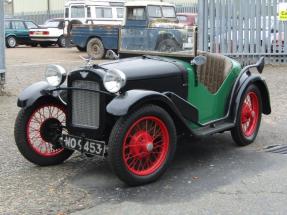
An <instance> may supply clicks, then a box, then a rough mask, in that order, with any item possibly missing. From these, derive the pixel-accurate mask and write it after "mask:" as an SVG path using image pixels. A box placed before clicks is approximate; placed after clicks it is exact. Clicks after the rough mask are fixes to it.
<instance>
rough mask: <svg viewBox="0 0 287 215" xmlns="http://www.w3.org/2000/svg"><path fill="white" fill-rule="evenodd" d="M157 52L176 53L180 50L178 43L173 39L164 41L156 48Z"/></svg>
mask: <svg viewBox="0 0 287 215" xmlns="http://www.w3.org/2000/svg"><path fill="white" fill-rule="evenodd" d="M157 50H158V51H159V52H176V51H179V50H180V47H179V45H178V43H177V42H176V41H175V40H173V39H164V40H162V41H160V42H159V44H158V46H157Z"/></svg>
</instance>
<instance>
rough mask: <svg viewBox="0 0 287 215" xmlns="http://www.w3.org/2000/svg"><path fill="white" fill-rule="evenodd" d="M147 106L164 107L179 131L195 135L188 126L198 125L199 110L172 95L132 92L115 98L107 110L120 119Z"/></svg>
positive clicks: (140, 91)
mask: <svg viewBox="0 0 287 215" xmlns="http://www.w3.org/2000/svg"><path fill="white" fill-rule="evenodd" d="M147 104H154V105H158V106H160V107H162V108H163V109H165V110H166V111H167V112H168V113H169V115H170V116H171V117H172V118H173V120H174V123H175V124H176V127H177V129H178V130H182V131H189V132H191V133H192V134H194V133H193V131H192V130H190V128H189V126H188V121H193V122H195V123H197V120H198V111H197V109H196V108H195V107H193V106H191V105H189V104H188V103H187V102H185V101H184V100H183V99H180V98H179V97H178V96H176V95H174V94H172V93H168V92H167V93H159V92H155V91H147V90H130V91H127V92H126V93H124V94H122V95H120V96H118V97H115V98H114V99H113V100H112V101H111V102H110V103H109V104H108V105H107V107H106V110H107V112H108V113H109V114H111V115H113V116H117V117H120V116H125V115H127V114H128V113H130V111H131V110H132V109H134V108H135V109H136V108H139V107H142V106H143V105H147ZM178 106H179V108H178ZM183 112H184V113H185V114H184V113H183Z"/></svg>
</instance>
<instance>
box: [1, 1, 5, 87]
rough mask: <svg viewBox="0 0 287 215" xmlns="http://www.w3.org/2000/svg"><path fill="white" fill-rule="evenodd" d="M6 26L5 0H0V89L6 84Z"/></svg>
mask: <svg viewBox="0 0 287 215" xmlns="http://www.w3.org/2000/svg"><path fill="white" fill-rule="evenodd" d="M4 30H5V26H4V0H0V91H2V90H3V89H4V84H5V69H6V68H5V35H4V34H5V33H4Z"/></svg>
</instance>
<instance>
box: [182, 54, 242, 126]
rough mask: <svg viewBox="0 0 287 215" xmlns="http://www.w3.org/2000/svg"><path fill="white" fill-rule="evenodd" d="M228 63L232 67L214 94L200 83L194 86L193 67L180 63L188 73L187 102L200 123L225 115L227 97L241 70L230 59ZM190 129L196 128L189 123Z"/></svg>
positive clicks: (236, 63) (238, 65) (237, 64)
mask: <svg viewBox="0 0 287 215" xmlns="http://www.w3.org/2000/svg"><path fill="white" fill-rule="evenodd" d="M230 61H231V62H232V64H233V67H232V69H231V71H230V73H229V74H228V76H227V78H226V79H225V81H224V82H223V84H222V86H221V87H220V89H219V90H218V91H217V92H216V93H215V94H212V93H211V92H210V91H208V89H207V88H206V87H205V86H204V85H203V84H202V83H200V82H198V84H197V85H196V81H195V80H196V78H195V74H196V73H195V68H194V66H192V65H190V64H189V63H186V62H181V63H182V64H183V65H184V66H185V68H186V70H187V72H188V98H187V100H188V101H189V102H190V103H191V104H192V105H194V106H195V107H196V108H197V109H198V112H199V122H200V123H206V122H209V121H212V120H215V119H219V118H222V117H224V116H225V114H226V103H227V102H229V98H228V97H229V95H230V93H231V91H232V87H233V84H234V82H235V80H236V78H237V77H238V75H239V73H240V70H241V66H240V64H239V63H238V62H236V61H234V60H232V59H230ZM190 127H191V128H197V127H198V126H196V125H195V124H194V123H192V122H190Z"/></svg>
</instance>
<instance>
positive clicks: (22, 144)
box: [15, 102, 73, 166]
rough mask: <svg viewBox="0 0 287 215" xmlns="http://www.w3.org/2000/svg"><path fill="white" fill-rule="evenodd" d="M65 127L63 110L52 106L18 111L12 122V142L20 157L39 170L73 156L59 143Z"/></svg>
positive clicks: (54, 104)
mask: <svg viewBox="0 0 287 215" xmlns="http://www.w3.org/2000/svg"><path fill="white" fill-rule="evenodd" d="M65 124H66V110H65V107H64V106H63V105H61V104H58V103H55V102H50V103H48V102H45V103H41V104H38V105H34V106H33V107H31V108H29V109H22V110H20V112H19V114H18V117H17V119H16V122H15V140H16V144H17V147H18V149H19V150H20V152H21V154H22V155H23V156H24V157H25V158H26V159H27V160H29V161H30V162H32V163H35V164H37V165H41V166H47V165H55V164H59V163H62V162H63V161H65V160H66V159H67V158H69V157H70V156H71V154H72V153H73V152H72V151H70V150H67V149H64V148H62V147H61V146H60V144H59V143H58V138H59V135H61V134H62V132H63V131H62V127H63V126H65Z"/></svg>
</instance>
